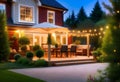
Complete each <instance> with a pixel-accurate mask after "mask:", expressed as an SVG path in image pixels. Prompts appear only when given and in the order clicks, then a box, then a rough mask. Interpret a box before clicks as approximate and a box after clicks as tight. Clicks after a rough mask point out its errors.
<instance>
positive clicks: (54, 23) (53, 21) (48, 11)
mask: <svg viewBox="0 0 120 82" xmlns="http://www.w3.org/2000/svg"><path fill="white" fill-rule="evenodd" d="M49 13H53V23H52V24H55V11H50V10H48V11H47V22H49V20H48V18H49V16H48V15H49Z"/></svg>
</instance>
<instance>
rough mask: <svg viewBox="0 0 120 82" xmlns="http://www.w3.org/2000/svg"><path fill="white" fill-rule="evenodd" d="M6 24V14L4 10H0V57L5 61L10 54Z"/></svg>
mask: <svg viewBox="0 0 120 82" xmlns="http://www.w3.org/2000/svg"><path fill="white" fill-rule="evenodd" d="M7 33H8V32H7V26H6V15H5V12H4V11H0V55H1V59H2V60H4V61H7V60H8V58H9V54H10V47H9V41H8V34H7Z"/></svg>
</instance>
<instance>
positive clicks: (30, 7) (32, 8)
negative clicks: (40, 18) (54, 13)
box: [18, 4, 35, 23]
mask: <svg viewBox="0 0 120 82" xmlns="http://www.w3.org/2000/svg"><path fill="white" fill-rule="evenodd" d="M20 6H25V7H30V8H32V9H33V10H32V12H33V21H32V22H27V21H21V20H20ZM18 9H19V10H18V22H22V23H35V9H34V6H29V5H24V4H19V8H18Z"/></svg>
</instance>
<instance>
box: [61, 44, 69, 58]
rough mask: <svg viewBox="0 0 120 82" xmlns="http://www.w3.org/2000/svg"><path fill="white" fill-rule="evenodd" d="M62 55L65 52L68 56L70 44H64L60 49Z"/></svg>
mask: <svg viewBox="0 0 120 82" xmlns="http://www.w3.org/2000/svg"><path fill="white" fill-rule="evenodd" d="M60 53H61V57H62V54H65V55H66V56H67V57H68V46H67V45H62V46H61V49H60Z"/></svg>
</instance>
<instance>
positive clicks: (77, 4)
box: [57, 0, 110, 19]
mask: <svg viewBox="0 0 120 82" xmlns="http://www.w3.org/2000/svg"><path fill="white" fill-rule="evenodd" d="M57 1H58V2H60V3H61V4H62V5H63V6H64V7H66V8H67V9H68V12H67V13H66V14H65V15H64V19H65V18H66V17H68V16H69V14H71V12H72V10H74V12H75V15H76V14H77V13H78V11H79V10H80V8H81V6H83V7H84V9H85V12H86V14H87V15H88V16H89V14H90V13H91V11H92V9H93V7H94V5H95V3H96V2H97V1H99V3H100V5H101V7H102V10H103V11H106V12H107V13H108V11H107V10H106V9H105V8H104V7H103V5H102V2H105V3H106V4H108V5H110V3H109V0H57Z"/></svg>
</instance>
